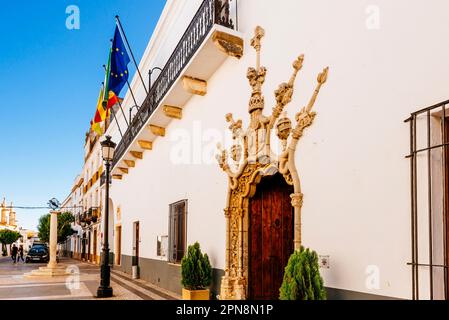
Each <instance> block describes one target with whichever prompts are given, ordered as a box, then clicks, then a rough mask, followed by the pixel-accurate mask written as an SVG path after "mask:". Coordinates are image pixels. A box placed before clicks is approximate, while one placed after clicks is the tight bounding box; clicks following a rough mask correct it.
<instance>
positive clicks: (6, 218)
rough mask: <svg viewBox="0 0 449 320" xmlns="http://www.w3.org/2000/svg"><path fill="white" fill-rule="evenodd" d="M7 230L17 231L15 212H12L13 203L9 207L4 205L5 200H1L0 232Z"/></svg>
mask: <svg viewBox="0 0 449 320" xmlns="http://www.w3.org/2000/svg"><path fill="white" fill-rule="evenodd" d="M2 229H8V230H12V231H18V226H17V220H16V212H15V211H14V206H13V203H12V202H11V205H10V206H7V204H6V198H3V201H2V203H1V204H0V230H2Z"/></svg>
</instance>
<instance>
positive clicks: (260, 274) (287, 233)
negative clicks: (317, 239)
mask: <svg viewBox="0 0 449 320" xmlns="http://www.w3.org/2000/svg"><path fill="white" fill-rule="evenodd" d="M293 191H294V190H293V187H291V186H290V185H288V184H287V183H286V182H285V180H284V178H283V177H282V175H280V174H276V175H274V176H271V177H266V178H263V179H262V181H261V183H260V184H259V185H258V186H257V191H256V194H255V195H254V197H253V198H251V199H250V202H249V213H250V216H249V238H248V240H249V244H248V246H249V261H248V264H249V265H248V267H249V274H248V290H249V292H248V294H249V298H250V299H251V300H276V299H278V298H279V289H280V287H281V285H282V280H283V275H284V269H285V267H286V266H287V263H288V259H289V258H290V255H291V254H292V253H293V250H294V245H293V238H294V231H293V225H294V223H293V219H294V214H293V212H294V211H293V207H292V204H291V198H290V195H291V194H292V193H293Z"/></svg>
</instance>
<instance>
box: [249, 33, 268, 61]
mask: <svg viewBox="0 0 449 320" xmlns="http://www.w3.org/2000/svg"><path fill="white" fill-rule="evenodd" d="M264 36H265V30H264V29H263V28H262V27H261V26H257V27H256V30H255V32H254V38H252V39H251V47H253V48H254V49H256V52H257V63H256V70H258V69H259V68H260V50H261V49H262V38H263V37H264Z"/></svg>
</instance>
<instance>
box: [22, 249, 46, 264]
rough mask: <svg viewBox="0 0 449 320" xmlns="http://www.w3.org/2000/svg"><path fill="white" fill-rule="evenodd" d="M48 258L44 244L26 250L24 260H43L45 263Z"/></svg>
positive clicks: (28, 261)
mask: <svg viewBox="0 0 449 320" xmlns="http://www.w3.org/2000/svg"><path fill="white" fill-rule="evenodd" d="M49 260H50V255H49V253H48V249H47V247H46V246H45V247H44V246H36V247H35V246H33V247H32V248H31V249H30V251H29V252H28V254H27V256H26V258H25V262H26V263H30V262H44V263H47V262H48V261H49Z"/></svg>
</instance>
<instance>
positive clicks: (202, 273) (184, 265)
mask: <svg viewBox="0 0 449 320" xmlns="http://www.w3.org/2000/svg"><path fill="white" fill-rule="evenodd" d="M181 269H182V281H181V283H182V286H183V289H182V299H183V300H209V299H210V292H209V289H208V287H209V286H210V284H211V282H212V267H211V265H210V262H209V257H208V256H207V254H203V253H202V252H201V249H200V245H199V243H198V242H197V243H195V244H194V245H192V246H189V248H188V250H187V255H186V256H184V258H182V260H181Z"/></svg>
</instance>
